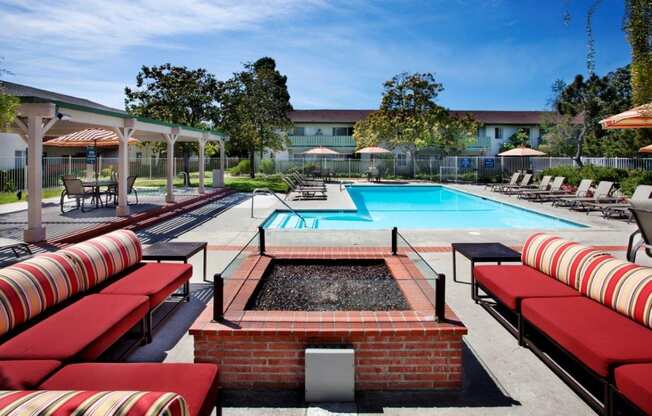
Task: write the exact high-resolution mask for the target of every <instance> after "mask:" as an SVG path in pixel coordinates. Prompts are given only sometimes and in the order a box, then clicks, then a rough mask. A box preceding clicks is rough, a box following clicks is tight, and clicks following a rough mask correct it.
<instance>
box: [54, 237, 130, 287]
mask: <svg viewBox="0 0 652 416" xmlns="http://www.w3.org/2000/svg"><path fill="white" fill-rule="evenodd" d="M60 253H63V254H65V255H66V256H69V257H70V258H71V259H73V260H74V261H75V262H77V264H78V265H79V267H80V269H81V270H82V273H83V277H84V281H85V289H90V288H92V287H94V286H95V285H97V284H98V283H101V282H102V281H104V280H106V279H108V278H109V277H111V276H114V275H116V274H118V273H120V272H121V271H123V270H125V269H127V268H129V267H131V266H133V265H134V264H136V263H138V262H140V261H141V259H142V256H143V250H142V246H141V244H140V240H139V239H138V237H137V236H136V234H134V233H133V232H132V231H129V230H118V231H113V232H111V233H108V234H104V235H102V236H100V237H96V238H92V239H90V240H87V241H84V242H83V243H79V244H75V245H73V246H70V247H66V248H65V249H63V250H61V251H60Z"/></svg>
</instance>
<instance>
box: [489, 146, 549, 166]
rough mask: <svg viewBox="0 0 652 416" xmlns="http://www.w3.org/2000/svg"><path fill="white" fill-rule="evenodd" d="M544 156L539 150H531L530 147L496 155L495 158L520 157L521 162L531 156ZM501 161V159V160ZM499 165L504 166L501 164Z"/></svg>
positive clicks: (520, 147) (521, 147)
mask: <svg viewBox="0 0 652 416" xmlns="http://www.w3.org/2000/svg"><path fill="white" fill-rule="evenodd" d="M545 155H546V154H545V153H544V152H542V151H540V150H536V149H532V148H530V147H525V146H519V147H515V148H513V149H510V150H506V151H504V152H501V153H498V155H497V156H501V157H521V158H523V160H525V158H529V157H532V156H545ZM501 161H502V159H501ZM501 165H503V166H504V164H503V163H501Z"/></svg>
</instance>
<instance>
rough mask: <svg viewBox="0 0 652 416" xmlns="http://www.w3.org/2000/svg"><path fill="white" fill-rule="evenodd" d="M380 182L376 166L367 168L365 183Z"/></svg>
mask: <svg viewBox="0 0 652 416" xmlns="http://www.w3.org/2000/svg"><path fill="white" fill-rule="evenodd" d="M372 180H374V181H375V182H380V172H379V170H378V168H377V167H376V166H369V167H368V168H367V181H369V182H371V181H372Z"/></svg>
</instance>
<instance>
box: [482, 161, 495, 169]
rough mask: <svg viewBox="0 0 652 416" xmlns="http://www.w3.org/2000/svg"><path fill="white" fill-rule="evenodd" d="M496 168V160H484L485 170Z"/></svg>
mask: <svg viewBox="0 0 652 416" xmlns="http://www.w3.org/2000/svg"><path fill="white" fill-rule="evenodd" d="M495 167H496V161H495V160H494V159H485V160H484V168H485V169H493V168H495Z"/></svg>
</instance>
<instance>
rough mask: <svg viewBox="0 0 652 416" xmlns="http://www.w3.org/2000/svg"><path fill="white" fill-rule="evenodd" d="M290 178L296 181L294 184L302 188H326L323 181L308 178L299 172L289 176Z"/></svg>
mask: <svg viewBox="0 0 652 416" xmlns="http://www.w3.org/2000/svg"><path fill="white" fill-rule="evenodd" d="M288 176H289V177H290V178H292V179H294V182H295V183H296V184H297V185H300V186H323V187H326V184H325V183H324V181H323V180H322V179H316V178H306V177H305V176H304V175H302V174H301V173H299V172H294V173H291V174H289V175H288Z"/></svg>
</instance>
